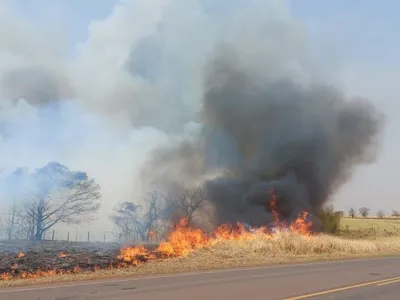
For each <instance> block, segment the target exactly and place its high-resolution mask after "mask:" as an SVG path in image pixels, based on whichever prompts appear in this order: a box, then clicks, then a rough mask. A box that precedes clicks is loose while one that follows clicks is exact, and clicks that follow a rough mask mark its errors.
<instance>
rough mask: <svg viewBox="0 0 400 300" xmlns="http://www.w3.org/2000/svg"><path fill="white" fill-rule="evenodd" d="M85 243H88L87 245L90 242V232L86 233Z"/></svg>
mask: <svg viewBox="0 0 400 300" xmlns="http://www.w3.org/2000/svg"><path fill="white" fill-rule="evenodd" d="M87 241H88V243H89V241H90V231H88V233H87Z"/></svg>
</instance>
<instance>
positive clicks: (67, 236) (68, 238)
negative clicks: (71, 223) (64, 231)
mask: <svg viewBox="0 0 400 300" xmlns="http://www.w3.org/2000/svg"><path fill="white" fill-rule="evenodd" d="M67 242H69V232H68V235H67Z"/></svg>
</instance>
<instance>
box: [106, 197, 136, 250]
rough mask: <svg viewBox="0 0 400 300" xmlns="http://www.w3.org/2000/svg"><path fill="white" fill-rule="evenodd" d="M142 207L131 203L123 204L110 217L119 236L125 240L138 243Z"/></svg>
mask: <svg viewBox="0 0 400 300" xmlns="http://www.w3.org/2000/svg"><path fill="white" fill-rule="evenodd" d="M142 210H143V206H141V205H136V204H134V203H132V202H123V203H121V205H120V206H119V207H118V208H117V209H116V210H115V212H114V214H113V215H111V217H110V218H111V220H112V221H113V222H114V224H115V225H117V227H118V229H119V230H120V236H121V237H123V238H124V239H126V240H133V241H135V242H138V241H139V240H140V232H141V227H142V218H141V212H142Z"/></svg>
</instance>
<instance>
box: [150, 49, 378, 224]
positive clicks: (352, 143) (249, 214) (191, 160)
mask: <svg viewBox="0 0 400 300" xmlns="http://www.w3.org/2000/svg"><path fill="white" fill-rule="evenodd" d="M225 57H226V56H225ZM203 101H204V103H203V111H202V126H203V128H202V133H201V135H199V136H200V138H198V139H197V140H195V141H191V142H190V141H186V142H185V143H183V144H181V145H179V146H176V147H171V148H169V149H162V150H158V151H157V152H155V153H154V156H153V157H152V160H151V163H150V164H149V165H148V166H147V167H148V169H147V170H150V169H151V171H150V172H149V173H148V174H147V175H149V176H151V178H152V179H153V182H152V183H153V184H164V185H163V188H171V187H173V188H172V189H176V188H177V186H180V187H182V188H183V187H185V186H188V185H191V184H194V182H196V180H198V181H199V182H201V184H203V186H204V189H205V191H206V194H207V200H208V201H209V202H210V203H211V204H212V205H213V207H214V209H215V211H216V220H215V223H216V224H215V225H218V224H221V223H233V224H235V223H236V222H245V223H248V224H250V225H252V226H260V225H265V224H266V223H268V222H269V221H271V218H272V215H271V211H270V207H269V205H268V204H269V200H270V194H269V190H270V189H271V188H273V189H274V191H275V193H276V195H277V197H278V201H277V209H278V212H279V214H280V215H281V217H282V218H283V219H291V218H294V217H296V216H297V215H298V213H299V212H300V211H303V210H306V211H308V212H310V213H312V214H315V213H316V212H317V211H318V210H319V209H320V208H321V207H322V206H323V205H324V204H325V203H326V202H327V201H328V199H329V197H330V196H331V195H332V194H333V193H334V192H335V191H336V190H337V189H338V188H339V187H340V186H341V185H342V184H343V183H345V182H346V181H347V180H348V179H349V178H350V176H351V174H352V171H353V170H354V168H355V167H356V166H358V165H361V164H365V163H370V162H372V161H373V160H374V159H375V157H376V154H377V150H378V145H379V136H380V132H381V129H382V125H383V116H382V114H381V113H380V112H378V111H377V110H376V109H375V108H374V107H373V106H372V104H371V103H370V102H369V101H368V100H366V99H361V98H359V99H347V98H346V97H345V95H344V94H343V93H342V92H341V91H339V90H337V89H335V88H333V87H330V86H325V85H320V84H319V85H310V84H309V85H301V84H298V83H295V82H294V81H292V80H290V79H267V78H266V77H265V76H260V75H259V74H258V73H255V72H252V71H250V70H248V69H246V68H244V67H240V66H239V64H238V63H237V62H234V61H232V60H230V59H226V58H224V59H222V58H217V59H216V60H214V61H212V63H211V64H210V65H209V68H208V72H207V78H206V80H205V90H204V100H203ZM218 172H219V173H218ZM207 174H219V175H214V176H212V178H211V179H207ZM202 176H203V177H202Z"/></svg>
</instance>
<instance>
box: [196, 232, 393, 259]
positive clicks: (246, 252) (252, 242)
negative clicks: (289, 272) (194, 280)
mask: <svg viewBox="0 0 400 300" xmlns="http://www.w3.org/2000/svg"><path fill="white" fill-rule="evenodd" d="M395 253H400V237H393V238H390V239H386V240H383V241H379V240H375V241H371V240H349V239H343V238H340V237H336V236H331V235H327V234H319V235H315V236H302V235H299V234H296V233H292V232H278V233H277V234H276V235H275V236H274V237H273V238H271V239H266V238H265V236H263V235H262V234H259V235H258V234H255V235H254V236H253V237H252V238H249V239H246V240H234V241H219V242H217V243H216V244H215V245H213V246H211V247H207V248H204V249H199V250H197V251H195V252H193V253H192V254H191V255H190V256H189V257H188V259H192V260H195V259H196V257H198V256H208V257H209V259H210V260H213V261H214V262H217V261H219V260H223V259H229V258H236V259H237V258H239V257H242V258H243V259H244V260H248V261H250V260H254V259H255V260H257V259H259V260H260V261H266V260H268V259H272V258H285V257H292V258H293V257H299V259H301V258H302V257H320V256H330V257H332V256H338V257H345V256H358V255H360V256H363V255H379V254H395Z"/></svg>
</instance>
